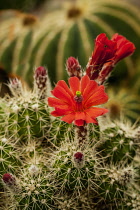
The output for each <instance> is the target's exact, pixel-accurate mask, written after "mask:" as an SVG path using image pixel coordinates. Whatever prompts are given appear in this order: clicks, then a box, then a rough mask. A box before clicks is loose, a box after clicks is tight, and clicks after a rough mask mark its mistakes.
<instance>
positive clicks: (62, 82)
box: [57, 80, 73, 97]
mask: <svg viewBox="0 0 140 210" xmlns="http://www.w3.org/2000/svg"><path fill="white" fill-rule="evenodd" d="M57 85H59V86H61V87H62V88H63V89H64V90H65V91H66V92H67V93H68V94H69V95H70V96H71V97H73V94H72V92H71V90H70V88H69V87H68V85H67V84H66V82H65V81H64V80H60V81H58V83H57Z"/></svg>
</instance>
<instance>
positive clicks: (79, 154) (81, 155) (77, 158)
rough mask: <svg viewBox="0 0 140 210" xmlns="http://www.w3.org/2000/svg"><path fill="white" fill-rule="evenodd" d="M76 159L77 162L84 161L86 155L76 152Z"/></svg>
mask: <svg viewBox="0 0 140 210" xmlns="http://www.w3.org/2000/svg"><path fill="white" fill-rule="evenodd" d="M74 158H75V159H76V160H77V161H79V162H80V161H82V160H83V159H84V155H83V154H82V153H81V152H76V153H75V154H74Z"/></svg>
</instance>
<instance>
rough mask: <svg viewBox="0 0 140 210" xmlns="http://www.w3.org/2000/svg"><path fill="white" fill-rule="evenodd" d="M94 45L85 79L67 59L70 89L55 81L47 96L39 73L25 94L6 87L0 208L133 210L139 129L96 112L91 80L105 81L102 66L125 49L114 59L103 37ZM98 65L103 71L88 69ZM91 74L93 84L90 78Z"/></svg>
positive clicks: (101, 96) (98, 92)
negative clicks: (9, 92)
mask: <svg viewBox="0 0 140 210" xmlns="http://www.w3.org/2000/svg"><path fill="white" fill-rule="evenodd" d="M102 38H104V39H103V40H102ZM98 39H100V42H98ZM121 40H122V38H121ZM124 40H125V38H124V37H123V40H122V41H124ZM102 43H103V44H102ZM127 43H128V44H129V45H130V46H132V47H133V44H132V43H131V42H130V41H128V40H127ZM104 44H105V45H104ZM106 44H107V46H108V47H109V50H108V48H106V47H105V48H104V46H106ZM95 45H96V46H95V50H94V52H93V54H92V57H91V59H90V61H92V65H89V66H88V71H87V72H86V75H85V72H83V71H82V70H81V69H80V68H79V62H78V60H77V59H75V58H73V57H70V58H69V59H68V60H67V65H66V67H67V72H68V74H69V77H70V78H69V80H68V82H69V86H68V85H67V84H66V82H65V81H64V80H60V81H58V83H57V84H56V86H55V88H54V89H53V90H52V91H51V93H52V95H53V96H54V97H51V96H50V91H49V90H50V87H49V80H48V74H47V70H46V69H45V68H44V67H42V66H40V67H38V68H37V69H36V70H35V71H34V84H33V90H32V91H31V90H28V89H26V88H25V87H23V86H22V83H21V82H20V80H18V79H13V80H11V81H10V82H9V88H10V90H11V93H12V97H10V96H7V95H6V96H5V97H4V98H1V99H0V100H1V107H0V114H1V115H0V119H1V120H0V123H1V125H2V126H1V133H0V155H1V156H0V158H1V159H0V160H2V161H0V175H1V185H0V188H1V194H2V198H1V200H0V207H1V208H2V209H8V210H10V209H14V210H19V209H24V210H25V209H26V210H31V209H35V210H39V209H40V210H45V209H48V210H50V209H54V210H65V209H67V210H76V209H77V210H78V209H79V210H80V209H83V210H86V209H94V210H97V209H101V210H103V209H108V210H111V209H122V210H124V209H126V210H134V209H135V207H136V208H139V185H140V182H139V176H140V175H139V174H140V172H139V171H140V164H139V163H140V158H139V151H140V148H139V138H140V135H139V134H140V133H139V132H140V130H139V129H140V127H139V126H138V125H137V123H136V124H134V125H132V123H131V122H129V120H128V119H126V120H125V119H123V118H120V119H117V120H116V119H115V120H114V119H112V118H110V116H109V114H108V113H107V112H108V110H107V109H106V108H103V107H99V105H101V104H103V103H106V102H107V100H108V96H107V94H106V93H105V88H104V85H101V84H100V81H99V80H98V76H101V75H103V78H102V79H103V80H104V82H105V80H106V78H104V74H101V73H102V72H104V69H105V68H104V67H106V63H107V64H108V59H109V62H111V61H113V62H114V53H115V55H117V56H118V55H121V57H122V55H126V52H128V51H127V50H128V49H127V48H125V49H124V50H121V51H119V53H118V51H117V50H118V49H117V50H116V45H114V41H112V40H108V39H107V37H106V36H105V34H101V35H100V36H98V38H97V39H96V44H95ZM112 47H113V49H112ZM102 48H103V49H104V50H103V51H100V49H102ZM114 49H115V50H114ZM131 50H132V51H131V53H132V52H133V51H134V48H133V49H132V48H131ZM101 52H103V54H104V55H103V56H100V53H101ZM129 53H130V52H129ZM95 55H96V56H95ZM110 55H111V56H112V55H113V56H112V57H111V56H110ZM93 58H94V59H93ZM99 58H100V64H102V68H101V65H100V68H99V66H98V68H97V66H94V65H93V63H94V62H97V61H99ZM102 58H106V59H104V63H102V62H101V61H102ZM115 58H116V57H115ZM90 64H91V63H90ZM104 65H105V66H104ZM77 66H78V68H77ZM89 67H90V68H89ZM95 68H96V71H97V72H96V76H97V75H98V76H97V78H96V81H95V80H93V79H91V78H90V76H93V75H94V74H91V73H94V70H95ZM87 73H88V74H89V76H88V75H87ZM109 73H110V72H109ZM107 76H108V75H107ZM98 83H99V84H98ZM52 107H53V108H52ZM101 115H103V116H101ZM60 117H61V118H60ZM97 117H98V119H97ZM4 128H6V129H4ZM3 166H4V167H3ZM9 166H10V167H9ZM9 168H10V169H9Z"/></svg>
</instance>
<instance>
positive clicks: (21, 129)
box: [3, 95, 49, 139]
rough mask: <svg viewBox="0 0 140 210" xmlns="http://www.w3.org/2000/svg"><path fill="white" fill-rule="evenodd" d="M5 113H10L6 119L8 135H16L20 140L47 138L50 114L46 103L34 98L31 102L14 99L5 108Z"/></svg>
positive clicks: (30, 99)
mask: <svg viewBox="0 0 140 210" xmlns="http://www.w3.org/2000/svg"><path fill="white" fill-rule="evenodd" d="M28 97H29V95H28ZM5 112H7V113H8V115H7V117H6V119H5V122H6V126H7V135H10V136H11V135H13V133H14V135H16V136H17V138H19V137H20V139H31V138H35V137H36V138H37V137H38V138H42V139H43V138H45V134H46V132H47V130H48V127H49V113H48V108H47V104H46V103H45V102H44V101H39V100H38V99H37V98H35V97H34V96H32V97H31V98H29V100H27V99H26V98H25V99H23V100H22V98H19V99H15V98H13V99H11V101H10V102H9V103H8V104H7V107H5ZM4 128H5V125H4V124H3V129H4Z"/></svg>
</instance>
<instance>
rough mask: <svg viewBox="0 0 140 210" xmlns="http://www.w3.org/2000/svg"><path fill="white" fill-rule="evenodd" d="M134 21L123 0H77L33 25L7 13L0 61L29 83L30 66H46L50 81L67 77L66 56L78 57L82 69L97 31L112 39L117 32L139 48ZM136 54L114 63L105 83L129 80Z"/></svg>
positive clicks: (135, 14)
mask: <svg viewBox="0 0 140 210" xmlns="http://www.w3.org/2000/svg"><path fill="white" fill-rule="evenodd" d="M3 16H4V15H3ZM15 16H16V17H15ZM114 23H115V24H114ZM139 23H140V16H139V11H138V10H137V8H136V7H135V6H133V5H131V4H130V3H128V2H126V1H122V0H119V1H113V0H111V1H110V0H100V1H98V0H96V1H92V0H88V1H85V0H82V1H81V0H80V1H79V0H77V1H75V2H74V3H72V2H71V3H67V4H64V6H63V8H60V9H59V11H57V10H56V11H54V12H51V13H50V14H49V13H48V14H47V15H44V14H42V16H41V17H40V19H39V20H38V21H37V19H36V18H35V17H33V16H31V15H24V14H19V13H18V16H17V13H16V14H15V15H13V14H12V18H11V17H10V19H9V18H7V19H6V20H5V19H4V20H2V23H1V31H2V33H1V35H0V36H1V59H0V62H1V64H2V65H3V66H4V67H5V69H6V70H7V72H13V73H16V74H17V75H19V76H22V77H23V78H24V79H25V80H26V81H27V82H28V84H29V85H31V81H32V71H33V68H34V67H35V66H40V65H45V66H47V67H48V69H49V76H50V78H51V81H52V83H53V82H54V81H55V82H56V81H58V80H59V79H62V78H63V79H66V72H65V65H64V63H65V61H66V59H67V58H68V57H69V56H74V57H77V58H78V59H79V61H80V63H81V65H82V67H83V68H84V67H85V66H86V64H87V59H88V57H89V56H90V54H91V51H92V46H93V39H95V37H96V36H97V34H99V33H102V32H104V33H106V34H107V35H108V36H109V37H111V36H112V35H113V33H115V32H118V33H120V34H122V35H124V36H126V37H127V38H128V39H130V40H131V41H133V42H134V43H135V45H136V46H138V44H139V38H140V30H139ZM6 37H7V38H6ZM139 54H140V52H139V49H137V51H136V52H135V54H134V56H132V57H131V58H127V59H126V60H125V62H122V63H121V64H119V65H118V66H117V71H115V72H114V75H113V76H112V77H111V79H110V81H112V82H113V83H115V81H117V83H118V82H119V81H120V80H122V78H125V79H126V78H128V79H130V78H132V76H133V75H134V74H135V68H134V62H133V61H135V60H136V59H137V58H138V56H139ZM122 68H123V69H124V70H123V71H122Z"/></svg>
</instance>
